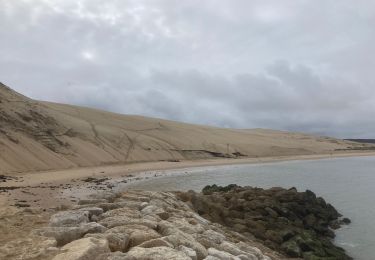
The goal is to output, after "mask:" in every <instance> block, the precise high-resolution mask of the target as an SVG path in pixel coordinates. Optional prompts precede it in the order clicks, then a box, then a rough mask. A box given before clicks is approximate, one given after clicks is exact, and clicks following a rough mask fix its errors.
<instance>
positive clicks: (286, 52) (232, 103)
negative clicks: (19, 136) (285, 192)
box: [0, 0, 375, 138]
mask: <svg viewBox="0 0 375 260" xmlns="http://www.w3.org/2000/svg"><path fill="white" fill-rule="evenodd" d="M374 28H375V2H374V1H371V0H367V1H364V0H356V1H353V0H350V1H349V0H340V1H338V0H314V1H312V0H283V1H280V0H236V1H233V0H205V1H202V0H200V1H198V0H186V1H181V0H147V1H145V0H106V1H103V0H80V1H79V0H64V1H61V0H0V81H1V82H3V83H4V84H6V85H8V86H10V87H12V88H14V89H15V90H17V91H20V92H22V93H23V94H25V95H28V96H30V97H33V98H36V99H42V100H49V101H55V102H63V103H70V104H77V105H84V106H90V107H96V108H101V109H106V110H110V111H114V112H120V113H127V114H142V115H147V116H152V117H161V118H167V119H172V120H178V121H184V122H191V123H199V124H209V125H216V126H222V127H236V128H257V127H261V128H273V129H283V130H294V131H305V132H311V133H317V134H325V135H331V136H336V137H373V138H374V137H375V120H374V115H375V84H374V83H375V71H374V69H375V43H374V41H375V30H374Z"/></svg>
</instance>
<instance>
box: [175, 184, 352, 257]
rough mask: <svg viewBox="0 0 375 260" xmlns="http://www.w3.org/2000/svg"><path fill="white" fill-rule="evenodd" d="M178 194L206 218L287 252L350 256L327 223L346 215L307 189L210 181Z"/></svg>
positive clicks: (337, 223) (335, 225)
mask: <svg viewBox="0 0 375 260" xmlns="http://www.w3.org/2000/svg"><path fill="white" fill-rule="evenodd" d="M179 197H180V198H181V199H182V200H183V201H186V202H190V203H191V205H192V206H193V207H194V209H195V210H196V211H197V212H198V213H199V214H200V215H201V216H203V217H205V218H206V219H209V220H211V221H213V222H216V223H219V224H222V225H225V226H227V227H230V228H231V229H232V230H234V231H237V232H239V233H241V234H248V235H250V236H254V237H255V238H256V239H257V240H259V241H260V242H262V243H264V244H266V245H267V246H268V247H270V248H272V249H275V250H277V251H280V252H283V253H286V254H287V255H289V256H291V257H303V258H306V259H332V260H333V259H337V260H338V259H340V260H345V259H351V258H350V257H349V256H347V255H346V254H345V252H344V250H343V249H341V248H339V247H337V246H335V245H334V244H333V243H332V241H331V239H332V238H334V236H335V235H334V232H333V231H332V228H339V227H340V226H341V225H343V224H348V223H350V220H349V219H347V218H344V219H340V217H341V214H340V213H338V212H337V210H336V209H335V208H334V207H333V206H332V205H330V204H328V203H326V201H325V200H324V199H323V198H319V197H317V196H316V195H315V194H314V193H313V192H312V191H310V190H307V191H305V192H298V191H297V189H296V188H291V189H283V188H279V187H276V188H271V189H260V188H252V187H240V186H237V185H234V184H231V185H228V186H226V187H221V186H217V185H212V186H206V187H205V188H204V189H203V190H202V193H195V192H193V191H189V192H187V193H179ZM204 241H205V240H204ZM314 257H315V258H314Z"/></svg>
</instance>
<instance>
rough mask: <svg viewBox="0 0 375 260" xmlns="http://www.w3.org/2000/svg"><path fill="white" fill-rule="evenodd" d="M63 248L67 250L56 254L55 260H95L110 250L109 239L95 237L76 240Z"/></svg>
mask: <svg viewBox="0 0 375 260" xmlns="http://www.w3.org/2000/svg"><path fill="white" fill-rule="evenodd" d="M61 249H62V251H65V252H64V253H62V254H59V255H57V256H55V257H54V258H53V260H68V259H69V260H93V259H96V257H97V256H98V255H100V254H104V253H108V252H109V247H108V242H107V240H105V239H96V238H93V237H88V238H82V239H79V240H75V241H73V242H71V243H69V244H66V245H65V246H63V247H62V248H61Z"/></svg>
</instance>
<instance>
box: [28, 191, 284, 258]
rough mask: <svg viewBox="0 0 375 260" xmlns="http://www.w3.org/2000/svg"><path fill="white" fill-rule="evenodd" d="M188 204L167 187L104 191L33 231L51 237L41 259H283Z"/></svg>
mask: <svg viewBox="0 0 375 260" xmlns="http://www.w3.org/2000/svg"><path fill="white" fill-rule="evenodd" d="M189 204H190V203H185V202H183V201H182V200H180V199H179V198H178V196H177V195H176V194H175V193H171V192H150V191H128V192H125V193H121V194H114V193H102V194H100V195H95V196H92V197H91V198H89V199H85V200H81V201H79V203H78V205H76V206H74V207H73V208H72V209H69V210H66V211H60V212H57V213H56V214H54V215H52V216H51V218H50V223H49V226H48V227H44V228H41V229H37V230H35V231H34V235H38V236H42V237H45V238H47V239H48V241H49V242H45V243H44V244H45V245H48V248H45V249H44V251H43V252H42V253H40V256H41V257H42V259H53V260H66V259H69V260H138V259H139V260H148V259H150V260H163V259H176V260H185V259H186V260H188V259H193V260H201V259H206V260H218V259H219V260H220V259H228V260H245V259H248V260H271V259H284V257H283V256H282V255H281V254H278V253H276V252H274V251H272V250H269V249H268V248H266V247H262V246H261V245H260V244H257V243H256V242H254V241H252V240H251V239H249V238H247V237H245V236H243V235H241V234H240V233H237V232H235V231H232V230H230V229H228V228H227V227H225V226H222V225H221V224H218V223H214V222H211V221H209V220H206V219H205V218H203V217H201V216H199V215H198V214H197V213H196V212H195V211H194V210H193V209H192V207H191V205H189ZM258 245H259V246H258Z"/></svg>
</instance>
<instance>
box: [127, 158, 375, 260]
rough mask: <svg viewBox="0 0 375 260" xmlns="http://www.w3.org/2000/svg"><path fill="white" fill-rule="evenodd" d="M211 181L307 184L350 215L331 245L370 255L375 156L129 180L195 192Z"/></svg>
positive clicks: (364, 259) (374, 236) (362, 257)
mask: <svg viewBox="0 0 375 260" xmlns="http://www.w3.org/2000/svg"><path fill="white" fill-rule="evenodd" d="M168 173H173V174H168ZM214 183H215V184H220V185H227V184H231V183H235V184H238V185H249V186H254V187H255V186H256V187H262V188H269V187H274V186H280V187H284V188H290V187H296V188H298V190H300V191H304V190H306V189H310V190H312V191H313V192H315V193H316V194H317V195H318V196H322V197H324V199H325V200H326V201H327V202H329V203H331V204H332V205H333V206H334V207H335V208H336V209H337V210H338V211H339V212H340V213H342V214H343V215H344V216H345V217H348V218H350V219H351V220H352V224H351V225H349V226H346V227H344V228H341V229H340V230H337V231H336V234H337V237H336V244H337V245H339V246H341V247H343V248H345V249H346V250H347V252H348V254H349V255H351V256H352V257H354V259H358V260H372V259H375V157H352V158H338V159H325V160H314V161H291V162H277V163H268V164H252V165H232V166H215V167H202V168H192V169H183V170H175V171H169V172H167V175H166V176H163V177H158V178H152V179H148V180H145V181H141V182H138V183H134V184H131V188H134V189H148V190H189V189H193V190H197V191H199V190H201V189H202V188H203V187H204V186H205V185H208V184H214Z"/></svg>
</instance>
